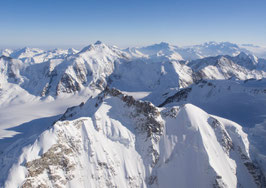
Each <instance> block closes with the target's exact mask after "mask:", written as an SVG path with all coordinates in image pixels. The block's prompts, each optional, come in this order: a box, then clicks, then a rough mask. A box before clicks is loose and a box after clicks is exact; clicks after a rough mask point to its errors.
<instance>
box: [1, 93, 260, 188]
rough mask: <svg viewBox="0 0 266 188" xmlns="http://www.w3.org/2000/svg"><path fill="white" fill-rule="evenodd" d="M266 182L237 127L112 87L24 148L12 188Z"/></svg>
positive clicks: (192, 108) (69, 112)
mask: <svg viewBox="0 0 266 188" xmlns="http://www.w3.org/2000/svg"><path fill="white" fill-rule="evenodd" d="M49 139H50V140H51V139H52V140H51V141H49V142H45V141H46V140H49ZM11 147H12V146H11ZM13 147H14V148H16V147H17V146H15V145H14V146H13ZM2 155H8V153H5V151H4V152H3V154H2ZM263 178H264V177H263V175H262V173H261V171H260V170H259V168H258V167H257V166H256V164H254V163H253V162H252V161H251V160H250V154H249V142H248V140H247V135H246V134H245V133H244V132H243V131H242V128H241V127H240V126H239V125H237V124H236V123H233V122H230V121H228V120H224V119H221V118H216V117H213V116H210V115H209V114H207V113H206V112H204V111H202V110H201V109H199V108H197V107H195V106H193V105H191V104H186V105H183V106H174V107H169V108H157V107H155V106H154V105H153V104H151V103H150V102H145V101H138V100H135V99H134V98H133V97H131V96H127V95H125V94H123V93H122V92H120V91H119V90H117V89H114V88H112V89H110V88H106V89H105V90H104V91H103V92H102V93H101V94H100V95H99V96H98V97H95V98H91V99H89V100H88V101H87V102H86V103H82V104H81V105H79V106H76V107H73V108H70V109H68V110H67V112H66V113H65V114H64V115H63V116H62V117H61V118H60V120H59V121H57V122H55V123H54V125H53V126H52V127H50V128H49V129H48V130H47V131H45V132H44V133H43V134H41V135H40V137H39V139H37V140H36V141H35V142H34V143H33V144H32V145H28V146H26V147H25V146H24V148H23V149H22V154H21V155H20V156H19V157H18V158H17V162H15V163H14V165H13V167H12V168H11V169H10V170H9V172H8V178H7V181H6V182H5V187H14V186H22V187H38V186H39V187H41V186H42V187H45V186H46V187H165V186H166V187H175V186H176V185H179V186H181V187H195V186H197V187H263V186H265V184H263V183H264V179H263Z"/></svg>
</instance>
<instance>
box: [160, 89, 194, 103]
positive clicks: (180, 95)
mask: <svg viewBox="0 0 266 188" xmlns="http://www.w3.org/2000/svg"><path fill="white" fill-rule="evenodd" d="M191 90H192V88H185V89H182V90H180V91H178V92H177V93H176V94H174V95H173V96H171V97H168V98H167V99H166V100H165V101H164V102H163V103H162V104H160V105H159V107H163V106H165V105H166V104H168V103H171V102H179V101H181V100H185V99H186V98H187V97H188V94H189V93H190V92H191Z"/></svg>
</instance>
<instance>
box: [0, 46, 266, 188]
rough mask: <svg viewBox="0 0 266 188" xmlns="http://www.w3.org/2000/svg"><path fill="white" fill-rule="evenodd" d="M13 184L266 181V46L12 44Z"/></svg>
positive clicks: (8, 81)
mask: <svg viewBox="0 0 266 188" xmlns="http://www.w3.org/2000/svg"><path fill="white" fill-rule="evenodd" d="M0 54H1V55H0V56H1V57H0V168H1V171H0V174H1V176H0V186H1V187H11V188H12V187H177V186H179V187H204V188H205V187H248V188H249V187H266V152H265V147H266V139H265V136H266V123H265V122H266V121H265V120H266V119H265V117H266V110H265V109H266V59H264V58H266V50H265V49H264V48H262V47H258V46H253V45H247V44H245V45H236V44H232V43H229V42H221V43H216V42H208V43H204V44H202V45H194V46H188V47H178V46H174V45H170V44H168V43H164V42H162V43H160V44H154V45H150V46H146V47H132V48H127V49H119V48H118V47H115V46H109V45H106V44H104V43H102V42H100V41H97V42H96V43H94V44H91V45H89V46H86V47H84V48H83V49H81V50H76V49H68V50H61V49H55V50H48V51H45V50H41V49H37V48H23V49H17V50H10V49H4V50H2V51H0Z"/></svg>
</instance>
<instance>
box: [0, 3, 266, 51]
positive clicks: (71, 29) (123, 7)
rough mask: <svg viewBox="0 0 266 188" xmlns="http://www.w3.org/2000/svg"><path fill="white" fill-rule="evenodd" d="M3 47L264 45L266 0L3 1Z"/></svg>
mask: <svg viewBox="0 0 266 188" xmlns="http://www.w3.org/2000/svg"><path fill="white" fill-rule="evenodd" d="M1 7H2V9H1V12H0V16H1V18H0V24H1V30H0V48H21V47H24V46H29V47H38V48H48V49H51V48H69V47H74V48H82V47H84V46H86V45H88V44H91V43H94V42H95V41H96V40H101V41H103V42H104V43H106V44H109V45H116V46H118V47H120V48H125V47H128V46H129V47H130V46H145V45H149V44H154V43H160V42H161V41H165V42H167V43H170V44H174V45H178V46H184V45H192V44H201V43H204V42H208V41H229V42H232V43H236V44H246V43H248V44H254V45H259V46H266V37H265V32H266V22H265V20H266V11H265V10H264V8H265V7H266V1H254V0H233V1H231V0H224V1H213V0H204V1H197V0H186V1H184V0H179V1H174V0H166V1H157V0H153V1H151V0H147V1H140V0H135V1H122V0H117V1H108V0H102V1H96V0H87V1H86V0H77V1H68V0H67V1H63V0H57V1H52V0H46V1H35V0H24V1H20V0H9V1H4V2H1Z"/></svg>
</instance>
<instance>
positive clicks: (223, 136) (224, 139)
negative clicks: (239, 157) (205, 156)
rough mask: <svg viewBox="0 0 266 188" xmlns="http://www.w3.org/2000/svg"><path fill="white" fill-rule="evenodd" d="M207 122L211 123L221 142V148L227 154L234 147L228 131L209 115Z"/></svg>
mask: <svg viewBox="0 0 266 188" xmlns="http://www.w3.org/2000/svg"><path fill="white" fill-rule="evenodd" d="M208 123H209V124H210V125H211V127H212V128H213V130H214V132H215V134H216V137H217V139H218V141H219V142H220V143H221V145H222V147H223V150H224V151H225V152H226V153H227V154H229V152H230V151H231V150H232V149H234V145H233V141H232V139H231V138H230V136H229V135H228V133H227V132H226V131H225V130H224V128H223V126H222V125H221V123H220V122H219V121H218V120H217V119H215V118H214V117H210V118H209V119H208Z"/></svg>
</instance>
